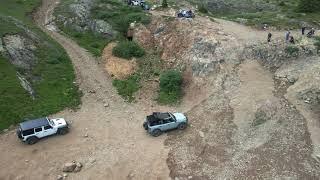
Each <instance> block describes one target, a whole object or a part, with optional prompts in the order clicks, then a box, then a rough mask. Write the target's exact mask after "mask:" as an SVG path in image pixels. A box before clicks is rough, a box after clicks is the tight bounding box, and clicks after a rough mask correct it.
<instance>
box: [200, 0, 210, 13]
mask: <svg viewBox="0 0 320 180" xmlns="http://www.w3.org/2000/svg"><path fill="white" fill-rule="evenodd" d="M198 11H199V12H201V13H203V14H206V13H208V9H207V7H206V5H205V4H203V3H201V4H200V5H198Z"/></svg>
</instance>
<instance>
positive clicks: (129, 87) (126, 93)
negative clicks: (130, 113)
mask: <svg viewBox="0 0 320 180" xmlns="http://www.w3.org/2000/svg"><path fill="white" fill-rule="evenodd" d="M112 85H113V86H114V87H116V89H117V91H118V94H119V95H120V96H122V97H123V98H124V99H126V100H128V101H129V102H132V101H133V100H134V93H135V92H137V91H138V90H139V77H138V76H136V75H133V76H130V77H129V78H127V79H125V80H118V79H115V80H113V82H112Z"/></svg>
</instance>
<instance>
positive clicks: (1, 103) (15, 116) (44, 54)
mask: <svg viewBox="0 0 320 180" xmlns="http://www.w3.org/2000/svg"><path fill="white" fill-rule="evenodd" d="M0 4H1V6H0V24H1V26H0V36H1V37H2V36H4V35H5V34H17V33H19V34H20V35H26V34H25V31H24V30H23V29H22V28H20V27H17V26H16V25H15V23H14V21H13V20H11V19H10V18H8V16H12V17H14V18H15V19H17V20H18V21H20V22H21V23H22V24H23V25H25V26H26V27H28V29H30V30H32V31H33V32H34V33H35V34H36V35H37V36H38V38H39V39H40V42H41V43H39V44H37V51H36V52H35V53H36V56H37V65H36V67H35V68H34V69H33V70H32V74H33V75H36V76H39V77H41V80H40V81H38V82H37V83H32V86H33V88H34V89H35V91H36V93H37V98H36V100H32V99H31V97H30V96H29V94H28V93H27V92H26V91H25V90H24V89H23V88H22V87H21V85H20V83H19V80H18V78H17V77H16V69H15V67H14V66H12V65H11V64H10V63H9V61H8V59H6V56H4V55H1V54H0V95H1V96H0V129H4V128H6V127H8V126H9V125H10V124H13V123H18V122H20V121H21V120H23V119H25V118H35V117H39V116H46V115H49V114H52V113H55V112H58V111H60V110H62V109H64V108H65V107H76V106H77V105H78V104H79V103H80V95H79V92H78V90H77V87H75V86H74V85H73V81H74V79H75V76H74V71H73V68H72V64H71V62H70V59H69V57H68V56H67V54H66V53H65V51H64V50H63V48H62V47H61V46H60V45H58V44H57V43H56V42H54V41H53V40H51V39H50V38H49V37H48V36H47V35H46V34H45V33H43V32H41V31H40V29H39V28H37V27H36V26H35V25H34V24H33V22H32V19H31V12H32V10H33V9H34V8H35V7H37V6H38V5H39V4H40V0H28V1H23V0H14V1H12V0H0Z"/></svg>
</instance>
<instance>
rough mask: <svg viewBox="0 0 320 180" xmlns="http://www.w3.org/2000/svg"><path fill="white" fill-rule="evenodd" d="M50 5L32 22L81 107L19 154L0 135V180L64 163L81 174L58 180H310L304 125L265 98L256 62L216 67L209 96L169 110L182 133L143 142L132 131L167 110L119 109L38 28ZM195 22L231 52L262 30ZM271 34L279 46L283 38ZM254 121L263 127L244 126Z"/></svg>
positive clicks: (78, 52) (110, 93)
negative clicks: (183, 114)
mask: <svg viewBox="0 0 320 180" xmlns="http://www.w3.org/2000/svg"><path fill="white" fill-rule="evenodd" d="M57 3H58V0H43V4H42V6H41V7H40V9H39V10H38V12H37V13H36V15H35V21H36V22H37V23H38V25H39V26H40V27H41V28H42V29H43V30H44V31H46V32H47V33H48V34H49V35H50V36H51V37H52V38H53V39H55V40H56V41H57V42H58V43H60V44H61V45H62V46H63V47H64V49H65V50H66V51H67V53H68V55H69V56H70V58H71V60H72V62H73V65H74V68H75V70H76V75H77V83H78V84H79V86H80V88H81V89H82V91H83V92H84V96H83V98H82V105H81V107H80V109H79V110H77V111H71V110H65V111H63V112H60V113H58V114H55V115H52V116H53V117H64V118H65V119H67V120H68V121H69V122H72V123H71V125H72V128H71V132H70V133H69V134H67V135H66V136H55V137H50V138H48V139H44V140H42V141H40V142H39V143H37V144H35V145H33V146H27V145H25V144H22V143H21V142H20V141H19V140H18V139H17V138H16V136H15V134H14V131H9V132H8V133H5V134H3V135H1V136H0V144H1V146H0V151H1V156H0V161H1V164H0V180H2V179H3V180H11V179H12V180H13V179H30V180H31V179H32V180H38V179H39V180H43V179H56V177H57V175H59V174H62V165H63V164H64V163H65V162H68V161H72V160H76V161H79V162H82V163H83V164H84V167H83V169H82V171H81V172H79V173H72V174H69V175H68V177H67V179H77V180H78V179H84V180H87V179H93V180H95V179H108V180H109V179H110V180H112V179H115V180H122V179H137V180H143V179H145V180H150V179H159V180H166V179H170V176H171V177H172V178H174V177H179V179H180V180H181V179H217V178H220V179H224V178H230V179H236V178H239V179H241V178H249V179H257V178H272V179H273V178H280V179H282V178H296V179H304V178H305V179H315V178H316V177H319V167H318V166H319V164H318V163H317V162H316V161H315V160H314V159H313V158H312V157H311V153H312V143H311V140H310V135H309V134H308V129H307V127H306V122H305V119H304V117H303V116H301V115H300V114H299V112H297V110H295V108H294V107H291V106H290V103H289V102H287V101H286V100H285V99H284V98H283V97H276V96H275V95H274V93H273V92H274V90H275V87H274V82H273V79H272V74H270V73H269V72H268V71H266V70H265V69H264V68H263V67H262V66H261V65H260V64H259V63H257V61H252V60H245V61H244V62H243V63H242V64H240V65H235V64H234V63H233V62H230V63H229V62H226V64H225V65H224V67H222V70H221V72H220V74H219V75H217V77H215V78H214V79H213V81H214V82H212V84H213V85H214V86H213V87H212V89H211V90H210V94H208V95H201V96H203V97H206V98H207V99H204V100H202V101H200V103H199V104H197V105H196V104H192V103H194V101H192V100H193V99H192V98H193V97H192V96H190V95H187V96H186V97H188V98H189V100H187V101H185V102H187V103H186V104H182V105H181V106H180V107H178V108H174V110H175V111H188V115H189V119H190V121H191V126H190V127H189V128H188V129H187V130H186V131H185V132H183V133H181V132H178V131H175V132H171V133H170V134H171V135H169V137H168V139H167V135H162V136H160V137H158V138H152V137H150V136H148V135H147V134H146V133H145V132H144V130H143V129H142V127H141V124H142V122H143V120H144V118H145V116H146V115H147V114H148V113H150V112H152V111H161V110H173V107H172V108H168V107H162V106H157V105H154V106H153V107H151V106H146V105H145V104H144V103H135V104H128V103H126V102H124V100H123V99H122V98H121V97H119V96H118V95H117V93H116V91H115V90H114V88H113V87H112V84H111V83H112V79H111V77H109V76H108V75H107V74H106V73H105V71H104V67H103V65H100V64H98V61H97V60H96V58H94V57H93V56H92V55H91V54H90V53H88V52H87V51H86V50H84V49H83V48H81V47H79V46H78V45H77V44H76V43H75V42H74V41H72V40H71V39H69V38H67V37H65V36H63V35H61V34H59V33H57V32H55V31H52V30H54V27H52V26H50V25H47V24H48V22H50V21H51V19H52V16H51V14H52V12H53V9H54V7H55V6H56V4H57ZM196 21H197V23H200V24H206V26H207V27H208V28H211V27H217V28H218V29H219V30H220V31H222V32H224V33H228V34H230V36H232V37H234V39H236V41H235V42H236V45H240V46H239V47H243V43H248V42H249V43H250V42H255V41H257V40H258V41H264V39H265V37H264V35H265V32H261V31H256V30H253V29H251V28H248V27H245V26H242V25H239V24H236V23H232V22H228V21H224V20H217V22H211V21H210V20H209V19H207V18H205V17H199V18H196ZM217 23H219V24H220V25H217ZM248 32H249V33H248ZM275 34H276V37H279V38H281V36H282V34H283V32H275ZM225 44H228V42H225ZM229 45H230V44H229ZM230 47H233V46H230ZM234 47H237V46H234ZM236 58H237V57H236ZM89 91H91V92H94V93H90V92H89ZM193 96H197V94H196V93H194V95H193ZM195 99H196V98H195ZM271 105H272V106H271ZM105 106H106V107H105ZM260 115H261V117H262V120H261V119H259V118H260ZM257 117H258V118H257ZM257 119H258V120H257ZM270 119H272V120H270ZM256 121H257V122H256ZM260 121H266V123H265V124H264V125H262V126H259V125H256V126H253V125H252V124H254V123H261V122H260ZM86 136H87V137H86ZM166 139H167V140H166ZM164 143H165V144H166V146H165V145H164ZM168 153H169V155H168ZM168 157H169V158H168ZM167 164H168V165H167ZM168 166H169V167H170V170H169V168H168Z"/></svg>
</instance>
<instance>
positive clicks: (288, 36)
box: [286, 31, 290, 42]
mask: <svg viewBox="0 0 320 180" xmlns="http://www.w3.org/2000/svg"><path fill="white" fill-rule="evenodd" d="M289 38H290V31H287V32H286V42H288V41H289Z"/></svg>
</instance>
